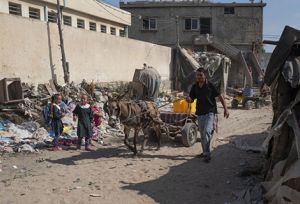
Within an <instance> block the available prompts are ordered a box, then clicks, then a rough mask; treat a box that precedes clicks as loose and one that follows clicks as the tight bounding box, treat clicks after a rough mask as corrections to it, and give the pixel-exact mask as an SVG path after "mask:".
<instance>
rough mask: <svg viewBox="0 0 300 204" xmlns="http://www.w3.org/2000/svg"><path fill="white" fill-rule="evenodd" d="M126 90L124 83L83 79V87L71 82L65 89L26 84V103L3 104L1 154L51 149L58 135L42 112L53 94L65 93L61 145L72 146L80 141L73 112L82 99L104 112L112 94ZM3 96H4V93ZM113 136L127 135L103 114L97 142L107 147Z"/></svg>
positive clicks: (97, 130) (0, 118)
mask: <svg viewBox="0 0 300 204" xmlns="http://www.w3.org/2000/svg"><path fill="white" fill-rule="evenodd" d="M125 89H126V83H124V82H119V83H114V84H113V83H109V84H94V83H93V82H92V83H87V82H86V81H85V80H83V81H82V83H81V84H75V83H70V84H67V85H63V86H59V85H55V84H54V83H53V82H52V81H50V82H49V83H46V84H39V85H38V86H33V85H29V84H25V83H22V92H23V99H22V100H19V101H17V102H12V103H10V102H9V101H8V102H6V103H1V102H0V152H8V153H12V152H35V151H38V149H41V148H47V147H49V146H51V144H52V141H53V136H54V133H53V132H52V131H51V130H50V128H49V127H47V125H46V124H45V121H44V118H43V114H42V113H43V110H44V107H45V106H47V104H49V103H50V100H51V96H52V95H53V94H55V93H61V94H62V96H63V102H64V103H65V106H64V112H65V116H64V117H63V118H62V121H63V124H64V130H63V134H62V136H60V138H59V143H60V144H61V145H67V146H69V145H72V144H75V143H76V142H77V124H76V123H75V122H74V121H73V114H72V111H73V110H74V108H75V106H76V103H77V102H78V101H79V100H80V96H81V95H82V94H86V95H88V96H89V98H90V101H93V102H94V103H95V104H96V105H97V107H98V108H99V109H100V110H103V106H104V103H105V102H106V101H107V100H108V98H107V95H108V93H113V92H118V93H122V91H124V90H125ZM0 94H3V93H2V92H1V91H0ZM102 112H103V111H102ZM111 136H123V131H122V130H121V127H120V126H119V127H117V128H111V127H110V126H109V125H108V116H107V115H105V113H104V112H103V118H102V124H101V126H100V127H94V136H93V139H94V140H95V141H97V142H99V143H100V144H103V139H104V138H107V137H111Z"/></svg>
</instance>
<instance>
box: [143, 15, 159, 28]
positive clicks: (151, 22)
mask: <svg viewBox="0 0 300 204" xmlns="http://www.w3.org/2000/svg"><path fill="white" fill-rule="evenodd" d="M156 29H157V20H156V18H144V19H143V30H156Z"/></svg>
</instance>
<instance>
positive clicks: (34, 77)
mask: <svg viewBox="0 0 300 204" xmlns="http://www.w3.org/2000/svg"><path fill="white" fill-rule="evenodd" d="M0 27H1V29H0V39H1V43H0V68H1V71H0V78H4V77H21V79H22V80H23V81H25V82H31V83H41V82H47V81H48V80H49V79H50V78H51V68H50V67H51V66H50V64H51V63H50V52H49V43H48V40H49V38H48V32H47V23H46V22H43V21H39V20H33V19H29V18H23V17H19V16H13V15H8V14H3V13H2V14H1V13H0ZM49 30H50V40H51V49H52V58H53V65H54V68H55V74H57V76H58V80H59V82H63V75H62V66H61V61H60V59H61V52H60V48H59V37H58V32H57V26H56V25H55V24H53V23H50V24H49ZM64 39H65V49H66V57H67V60H68V61H69V63H70V73H71V80H74V81H76V82H80V81H81V80H82V79H87V80H96V81H100V82H109V81H120V80H121V81H130V80H131V79H132V77H133V73H134V70H135V69H136V68H141V66H142V64H143V63H144V62H145V63H147V64H149V65H151V66H153V67H155V68H156V69H158V71H159V72H160V74H161V75H162V77H163V79H168V77H169V65H170V60H171V49H170V48H167V47H163V46H158V45H154V44H150V43H146V42H141V41H136V40H131V39H127V38H120V37H116V36H111V35H107V34H102V33H98V32H92V31H87V30H81V29H77V28H72V27H65V28H64Z"/></svg>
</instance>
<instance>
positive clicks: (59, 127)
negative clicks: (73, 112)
mask: <svg viewBox="0 0 300 204" xmlns="http://www.w3.org/2000/svg"><path fill="white" fill-rule="evenodd" d="M61 102H62V96H61V95H60V94H55V95H54V101H53V103H52V104H51V114H52V115H51V126H52V130H53V132H54V140H53V144H54V148H53V151H58V150H61V147H59V144H58V139H59V136H60V135H61V134H62V132H63V129H64V125H63V123H62V120H61V119H62V117H63V112H62V109H61V107H60V106H59V104H60V103H61Z"/></svg>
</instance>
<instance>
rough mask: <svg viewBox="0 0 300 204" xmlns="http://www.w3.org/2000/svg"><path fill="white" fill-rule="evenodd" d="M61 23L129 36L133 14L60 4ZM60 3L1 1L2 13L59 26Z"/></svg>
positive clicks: (69, 0)
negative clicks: (58, 7)
mask: <svg viewBox="0 0 300 204" xmlns="http://www.w3.org/2000/svg"><path fill="white" fill-rule="evenodd" d="M60 3H61V6H62V7H61V8H62V13H63V15H62V23H63V25H64V26H71V27H76V28H78V29H85V30H91V31H96V32H102V33H108V34H111V35H116V36H122V37H126V36H127V28H128V26H130V25H131V16H130V13H128V12H126V11H124V10H121V9H119V8H116V7H113V6H110V5H108V4H105V3H103V2H98V1H96V0H84V1H82V0H60ZM56 5H57V0H0V12H1V13H7V14H11V15H17V16H22V17H25V18H31V19H36V20H40V21H46V22H50V23H56V21H57V14H56V13H57V11H56Z"/></svg>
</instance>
